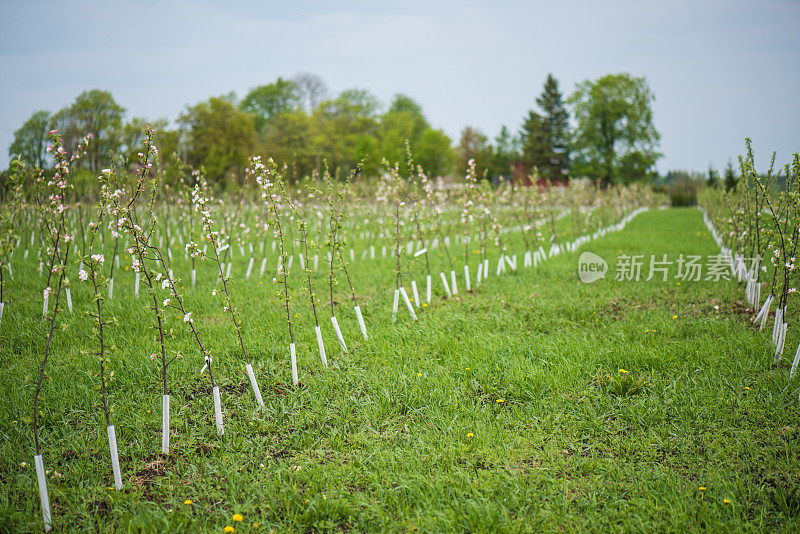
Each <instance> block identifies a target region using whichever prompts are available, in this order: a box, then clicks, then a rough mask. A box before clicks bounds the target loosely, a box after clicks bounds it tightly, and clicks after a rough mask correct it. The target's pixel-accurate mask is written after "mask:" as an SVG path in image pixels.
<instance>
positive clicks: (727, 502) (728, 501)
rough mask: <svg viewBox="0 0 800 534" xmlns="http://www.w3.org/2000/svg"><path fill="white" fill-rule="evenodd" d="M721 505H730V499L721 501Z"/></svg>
mask: <svg viewBox="0 0 800 534" xmlns="http://www.w3.org/2000/svg"><path fill="white" fill-rule="evenodd" d="M722 503H723V504H730V503H731V500H730V499H722Z"/></svg>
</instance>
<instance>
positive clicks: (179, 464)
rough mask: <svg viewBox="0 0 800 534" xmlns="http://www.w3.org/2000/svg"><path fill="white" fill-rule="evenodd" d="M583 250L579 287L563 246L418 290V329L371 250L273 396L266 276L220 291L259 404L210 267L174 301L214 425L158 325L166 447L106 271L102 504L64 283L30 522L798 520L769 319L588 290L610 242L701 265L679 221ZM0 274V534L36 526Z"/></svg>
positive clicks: (729, 288)
mask: <svg viewBox="0 0 800 534" xmlns="http://www.w3.org/2000/svg"><path fill="white" fill-rule="evenodd" d="M582 250H590V251H592V252H595V253H597V254H599V255H600V256H602V257H603V258H605V259H606V260H607V261H608V262H609V264H610V267H611V270H610V271H609V273H608V275H607V277H606V278H605V279H604V280H600V281H598V282H596V283H593V284H588V285H587V284H581V283H580V282H579V281H578V279H577V276H576V267H577V257H578V254H577V253H572V254H564V255H561V256H558V257H556V258H553V259H551V260H548V261H547V262H545V263H544V264H542V265H541V266H539V267H538V268H537V269H523V268H521V267H520V269H519V270H518V271H516V272H509V273H507V274H505V275H503V276H501V277H495V276H490V278H489V279H488V281H487V282H486V283H485V284H483V285H481V287H480V288H479V290H477V291H476V292H475V293H474V294H464V291H463V288H460V290H461V293H460V295H459V298H454V299H449V300H445V299H442V298H441V297H440V296H439V295H437V296H436V298H435V299H434V303H433V304H432V305H431V306H430V307H429V308H428V309H425V310H422V311H421V312H420V313H419V321H417V322H411V321H410V319H409V318H408V315H407V313H405V311H404V310H403V309H402V304H401V311H400V313H399V314H398V317H399V318H398V322H397V324H392V323H391V321H390V313H391V309H390V308H391V291H390V290H391V287H392V286H391V285H389V281H390V280H392V274H391V264H390V260H388V259H387V260H386V261H385V262H384V263H383V264H382V265H383V267H382V270H374V271H371V274H367V273H366V272H365V273H359V272H358V270H356V271H355V273H354V276H355V278H356V280H355V281H356V289H357V291H359V295H360V297H361V299H362V302H363V305H362V307H363V308H364V310H365V316H366V320H367V324H368V328H369V331H370V335H371V339H370V340H368V341H364V340H363V339H360V338H359V337H358V327H357V324H356V322H355V319H354V316H353V314H352V308H347V309H346V311H344V312H341V314H340V316H339V321H340V323H342V325H343V330H344V331H345V337H346V338H347V340H348V343H349V345H350V353H349V354H343V353H342V352H341V351H340V349H339V348H338V346H337V345H335V339H334V337H333V335H332V332H331V328H330V322H329V321H328V316H329V312H328V310H325V311H324V312H323V313H322V317H323V318H324V324H323V328H324V329H325V330H326V343H327V346H328V352H329V355H328V357H329V360H330V362H331V367H330V368H329V369H327V370H326V369H323V368H322V366H321V364H320V363H319V357H318V355H317V352H316V343H315V340H314V337H313V321H312V320H311V319H310V317H309V314H308V313H304V314H302V316H301V317H300V318H298V320H299V321H300V325H299V327H298V332H300V336H299V339H298V356H299V367H300V381H301V386H300V387H299V388H296V389H295V388H292V386H291V376H290V371H289V359H288V347H287V344H288V340H287V339H286V334H285V323H284V322H283V319H282V318H281V315H280V309H279V308H278V306H277V304H276V303H277V302H278V301H277V300H276V299H275V296H274V290H275V288H274V287H273V286H272V285H271V283H270V281H269V280H268V279H267V278H266V277H265V278H264V279H263V283H261V282H255V281H252V280H251V281H250V282H249V283H247V284H245V283H238V284H234V299H235V300H236V301H237V302H238V304H239V306H240V308H241V309H243V310H244V328H245V333H246V340H247V345H248V350H250V351H251V352H252V354H253V359H254V367H255V368H256V371H257V374H258V376H259V380H260V382H261V389H262V392H263V393H264V401H265V403H266V407H265V409H264V410H256V409H255V402H254V399H253V394H252V391H251V390H250V386H249V383H248V382H247V377H246V375H245V373H244V363H243V362H242V361H241V359H240V358H239V357H238V356H237V351H236V341H235V334H234V332H233V330H232V329H231V328H230V326H229V324H228V323H227V322H226V320H225V316H224V315H223V313H222V311H221V310H220V309H219V308H216V307H215V306H216V305H215V304H214V303H213V302H212V301H211V299H210V298H209V293H210V288H212V287H213V279H212V278H210V275H209V279H208V280H200V284H199V285H200V287H203V289H202V290H201V289H198V290H195V291H190V290H187V302H188V304H189V305H190V306H191V308H192V309H194V310H195V314H196V317H197V324H198V326H199V327H201V330H202V331H203V333H204V334H205V335H206V337H207V338H208V339H209V340H211V344H212V345H213V348H214V349H215V355H216V356H215V365H216V366H217V373H218V376H219V380H220V382H221V386H222V390H223V399H222V401H223V406H224V415H225V422H226V433H225V435H224V437H221V438H220V437H218V436H217V435H216V433H215V430H214V424H213V411H212V401H211V396H210V386H209V384H208V378H207V375H200V374H199V373H198V371H199V369H200V366H201V365H202V361H201V358H200V357H199V356H197V354H196V350H194V346H193V345H192V344H191V343H192V341H191V340H190V339H189V338H188V336H187V335H186V332H185V331H184V329H183V328H182V326H183V325H181V324H178V322H177V321H176V322H174V324H170V327H171V328H174V330H175V339H174V340H171V341H170V346H171V347H172V348H173V349H174V350H176V351H178V352H180V353H181V356H180V357H179V359H178V360H177V362H176V365H175V366H174V367H173V368H171V376H170V384H171V390H172V394H173V398H174V401H173V402H174V404H173V412H172V430H173V436H172V443H173V451H172V454H170V455H169V456H168V457H163V456H161V455H160V454H159V450H160V430H161V427H160V425H161V419H160V416H161V411H160V402H161V393H160V390H159V386H160V384H159V382H158V366H157V364H156V362H152V361H151V360H150V358H149V357H148V356H149V354H150V353H151V352H152V351H153V350H154V344H153V343H152V342H151V338H152V335H151V334H150V332H149V331H148V330H147V326H148V325H149V324H150V317H149V315H148V312H147V310H146V309H144V306H142V305H141V303H138V302H137V301H134V300H133V299H132V298H131V297H130V293H131V290H130V285H131V281H130V280H129V279H128V280H123V279H122V277H121V278H120V280H119V281H118V282H117V284H118V286H117V287H116V288H115V294H119V295H121V296H120V297H119V298H117V297H115V300H113V301H111V302H110V303H109V304H108V306H109V310H110V311H112V312H113V313H114V315H116V316H117V318H118V319H119V324H118V325H116V326H114V327H113V329H112V333H111V337H112V342H113V343H114V344H115V345H116V347H117V350H116V352H115V353H114V356H113V358H112V362H111V366H110V367H111V369H112V370H114V371H115V375H114V381H113V382H112V384H111V392H110V397H111V401H112V402H113V405H114V413H113V423H114V424H115V425H116V427H117V435H118V439H119V443H120V454H121V462H122V470H123V479H124V482H125V489H124V490H123V491H121V492H117V491H114V490H113V489H111V488H110V487H109V486H111V485H112V477H111V468H110V460H109V458H108V446H107V440H106V437H105V421H104V419H103V416H102V411H101V409H100V399H99V395H98V392H97V387H98V378H97V364H96V362H95V358H94V357H92V356H89V355H88V354H87V352H91V351H93V348H92V347H91V346H90V345H89V342H88V341H87V340H91V325H90V323H89V322H88V321H87V320H86V319H85V317H82V316H81V313H80V312H81V310H82V309H85V307H86V306H87V304H86V302H87V298H86V297H85V296H84V297H82V298H81V297H80V294H79V293H78V291H77V290H75V291H76V294H75V295H74V298H75V300H76V303H80V302H83V304H82V305H79V304H76V308H80V309H76V313H75V314H73V315H69V314H64V315H63V316H61V318H60V319H59V323H60V327H59V332H58V335H57V337H56V345H55V349H54V354H55V355H56V356H54V359H53V360H52V364H51V365H50V366H49V368H48V372H47V378H46V380H45V387H44V391H43V410H44V411H43V422H42V424H43V428H44V430H43V440H44V445H43V452H44V458H45V464H46V467H47V468H48V469H50V470H51V473H50V477H49V479H48V480H49V485H50V498H51V502H52V508H53V519H54V527H55V529H56V530H70V531H124V532H153V531H167V530H173V531H222V529H223V528H224V527H225V526H226V525H230V526H233V527H234V528H235V531H236V532H271V531H276V532H283V531H391V532H398V531H399V532H410V531H425V532H441V531H481V532H504V531H510V532H519V531H523V532H524V531H536V532H538V531H562V530H567V531H687V530H719V531H761V532H767V531H795V532H796V531H797V530H798V529H800V493H799V492H796V491H795V488H797V487H798V482H800V443H798V437H799V436H798V434H800V432H799V431H798V417H800V405H799V404H798V398H797V389H798V387H797V386H798V384H797V380H795V381H794V382H789V378H788V370H787V369H786V365H785V363H784V365H780V366H772V365H771V363H770V362H771V359H772V346H771V344H770V342H769V332H767V331H766V330H765V332H758V330H757V329H756V328H753V327H752V326H751V324H750V322H749V318H750V317H751V315H750V314H749V313H748V312H747V311H746V310H744V308H743V306H742V305H741V297H742V290H741V288H740V286H739V285H738V284H735V283H734V282H711V281H701V282H686V281H684V282H680V283H678V282H677V281H676V280H674V279H673V278H672V276H673V275H674V274H675V272H676V267H675V266H673V267H672V269H671V271H670V278H669V280H668V281H667V282H662V281H657V280H656V279H654V280H651V281H649V282H644V281H640V282H615V281H614V280H613V278H614V271H613V270H614V263H615V258H616V257H617V256H618V255H620V254H628V255H632V254H645V255H648V257H649V254H657V255H659V256H660V255H661V254H667V255H668V256H669V258H670V259H672V260H676V259H677V257H678V255H679V254H681V253H683V254H700V255H703V256H707V255H712V254H716V253H718V252H719V251H718V249H716V247H715V245H714V243H713V241H712V239H711V237H710V235H709V234H708V232H707V230H706V229H705V226H704V225H703V222H702V219H701V215H700V213H699V212H698V211H697V210H689V209H686V210H680V209H670V210H663V211H659V210H652V211H649V212H646V213H643V214H641V215H639V216H637V217H636V218H635V219H634V220H633V221H632V222H631V223H630V224H629V225H628V226H627V227H626V228H625V229H624V230H623V231H621V232H616V233H610V234H608V235H607V236H605V237H604V238H602V239H599V240H597V241H594V242H592V243H589V244H588V245H584V247H583V248H582ZM237 261H239V262H242V263H241V264H238V263H237V264H235V265H234V269H235V270H237V269H238V270H240V271H241V270H242V269H243V268H244V264H245V263H246V260H245V259H244V258H238V260H237ZM519 261H520V266H521V258H520V260H519ZM124 263H125V262H123V264H124ZM646 271H647V267H645V268H644V269H643V272H645V275H646ZM129 274H130V273H128V275H129ZM461 274H462V273H459V275H461ZM437 275H438V273H437ZM492 275H494V269H492ZM367 276H372V277H374V279H368V278H367ZM128 278H130V276H128ZM20 283H21V284H22V286H21V287H22V289H21V290H20V291H25V292H26V293H25V294H26V295H28V297H29V298H27V299H25V300H18V301H17V302H16V303H15V306H17V308H15V310H14V312H13V314H12V313H11V311H9V310H7V311H6V314H7V315H6V317H4V319H3V324H2V328H0V381H2V383H3V395H2V396H0V433H1V434H2V439H0V530H2V531H12V532H13V531H37V530H40V529H41V516H40V510H39V503H38V494H37V491H36V477H35V473H34V470H33V454H34V453H33V444H32V441H33V440H32V429H31V424H30V413H31V400H32V398H33V383H34V379H35V376H36V368H37V362H38V361H39V354H40V352H41V348H42V345H43V339H44V337H45V334H46V327H45V325H44V324H43V323H41V322H40V321H39V320H38V319H39V317H40V316H41V288H40V287H39V285H40V284H39V281H38V280H32V281H30V284H29V285H24V283H22V282H20ZM418 283H420V280H419V279H418ZM378 287H384V288H387V289H386V290H382V291H378V289H377V288H378ZM320 289H322V288H320ZM126 295H127V296H126ZM296 300H297V302H296V304H298V305H299V306H300V305H302V303H301V301H302V296H298V297H297V298H296ZM81 306H83V308H82V307H81ZM23 317H28V318H29V319H27V320H23V319H22V318H23ZM789 333H790V335H789V342H787V347H794V346H796V343H797V341H798V338H797V335H796V334H795V333H794V332H792V329H791V328H790V330H789ZM223 347H229V349H224V348H223ZM787 351H789V349H788V348H787ZM23 462H25V463H26V464H27V466H26V467H21V464H22V463H23ZM189 502H190V503H189ZM187 503H189V504H187ZM234 514H241V516H242V520H241V521H235V520H234V519H233V517H234ZM237 518H238V516H237Z"/></svg>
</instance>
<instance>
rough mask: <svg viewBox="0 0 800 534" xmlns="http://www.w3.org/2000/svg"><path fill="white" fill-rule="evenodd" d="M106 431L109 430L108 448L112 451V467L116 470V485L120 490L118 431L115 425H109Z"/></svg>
mask: <svg viewBox="0 0 800 534" xmlns="http://www.w3.org/2000/svg"><path fill="white" fill-rule="evenodd" d="M106 431H108V448H109V449H110V451H111V468H112V469H113V470H114V487H115V488H116V489H117V491H120V490H121V489H122V473H121V472H120V470H119V452H118V451H117V432H116V431H115V430H114V425H108V426H107V427H106Z"/></svg>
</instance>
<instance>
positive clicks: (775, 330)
mask: <svg viewBox="0 0 800 534" xmlns="http://www.w3.org/2000/svg"><path fill="white" fill-rule="evenodd" d="M782 322H783V308H778V309H777V310H776V311H775V324H773V325H772V343H773V344H776V345H777V344H778V335H779V334H780V333H781V323H782Z"/></svg>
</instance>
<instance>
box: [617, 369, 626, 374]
mask: <svg viewBox="0 0 800 534" xmlns="http://www.w3.org/2000/svg"><path fill="white" fill-rule="evenodd" d="M619 372H620V373H624V374H628V371H626V370H625V369H620V370H619Z"/></svg>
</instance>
